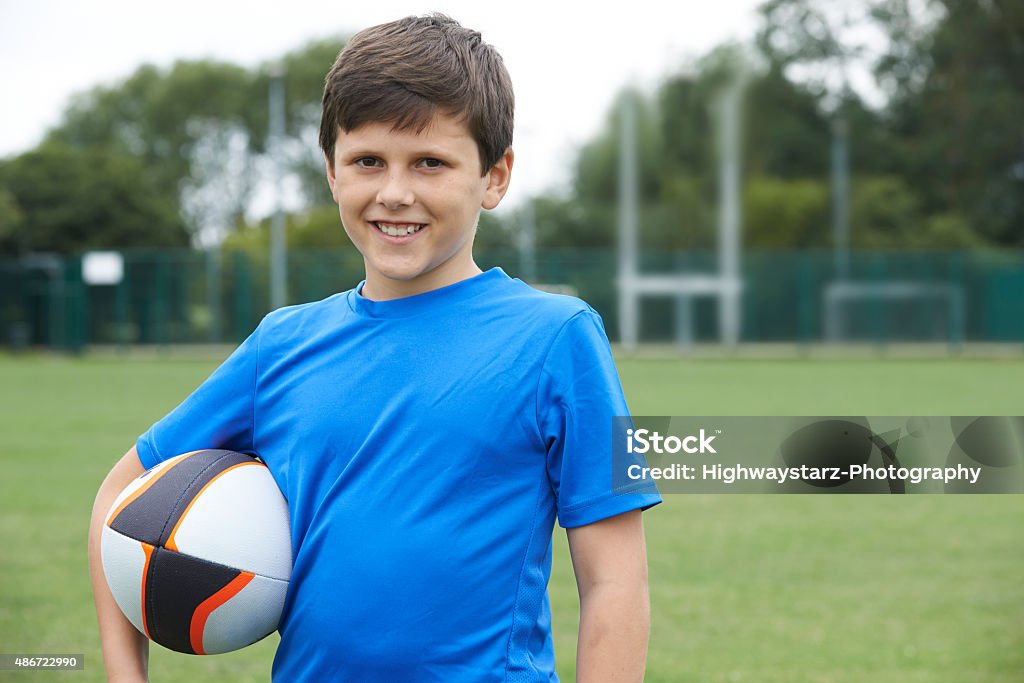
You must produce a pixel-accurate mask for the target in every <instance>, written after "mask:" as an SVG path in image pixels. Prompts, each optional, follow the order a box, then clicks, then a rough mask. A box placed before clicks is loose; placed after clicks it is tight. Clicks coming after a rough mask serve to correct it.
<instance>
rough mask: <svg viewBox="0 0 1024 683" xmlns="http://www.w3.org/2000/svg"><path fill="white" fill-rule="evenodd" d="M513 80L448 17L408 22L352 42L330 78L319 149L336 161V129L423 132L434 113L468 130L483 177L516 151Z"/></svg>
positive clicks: (473, 34) (492, 53)
mask: <svg viewBox="0 0 1024 683" xmlns="http://www.w3.org/2000/svg"><path fill="white" fill-rule="evenodd" d="M514 106H515V100H514V95H513V93H512V79H511V78H509V75H508V71H507V70H506V69H505V64H504V62H503V61H502V59H501V55H499V54H498V51H497V50H495V49H494V47H492V46H491V45H488V44H487V43H485V42H483V40H482V38H481V36H480V33H478V32H477V31H472V30H470V29H467V28H463V27H462V26H461V25H460V24H459V23H458V22H457V21H455V20H454V19H452V18H450V17H447V16H445V15H443V14H436V13H435V14H429V15H425V16H418V17H415V16H413V17H406V18H404V19H399V20H398V21H393V22H390V23H387V24H380V25H378V26H371V27H370V28H367V29H364V30H362V31H360V32H359V33H357V34H355V35H354V36H352V38H351V39H350V40H349V41H348V44H347V45H346V46H345V48H344V49H343V50H342V51H341V53H340V54H339V55H338V58H337V60H335V62H334V66H332V67H331V70H330V71H329V72H328V73H327V77H326V79H325V85H324V99H323V112H322V114H321V117H320V147H321V149H323V151H324V154H326V155H327V158H328V159H329V160H331V161H332V163H333V159H334V143H335V141H336V139H337V136H338V129H339V128H341V129H342V130H344V131H346V132H348V131H351V130H354V129H355V128H358V127H359V126H361V125H362V124H364V123H370V122H375V121H376V122H383V123H391V124H392V129H393V130H415V131H416V132H421V131H423V130H424V129H425V128H426V127H427V126H428V125H430V122H431V120H432V119H433V118H434V115H435V113H438V112H441V113H445V114H448V115H450V116H456V117H458V118H459V119H460V120H461V121H462V122H463V123H465V124H466V126H467V127H468V128H469V132H470V134H471V135H472V136H473V139H474V140H476V145H477V149H478V150H479V152H480V164H481V167H482V173H481V175H486V174H487V172H488V171H489V170H490V169H491V167H492V166H494V164H496V163H498V160H499V159H501V156H502V154H504V153H505V150H506V149H508V147H509V146H511V144H512V125H513V109H514Z"/></svg>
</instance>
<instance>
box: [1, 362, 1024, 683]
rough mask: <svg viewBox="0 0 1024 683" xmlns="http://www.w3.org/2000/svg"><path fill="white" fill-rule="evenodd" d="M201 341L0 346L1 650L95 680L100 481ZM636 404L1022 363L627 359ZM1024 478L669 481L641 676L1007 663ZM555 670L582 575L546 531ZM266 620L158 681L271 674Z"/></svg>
mask: <svg viewBox="0 0 1024 683" xmlns="http://www.w3.org/2000/svg"><path fill="white" fill-rule="evenodd" d="M214 365H215V363H214V362H213V361H209V360H204V361H199V360H176V359H173V358H169V359H165V360H148V361H142V360H130V361H118V360H98V359H86V360H73V359H65V358H46V357H30V358H18V359H14V358H10V357H2V356H0V462H2V464H3V475H2V479H0V481H2V482H3V488H2V494H3V495H2V498H0V539H2V546H0V548H2V550H0V641H2V645H0V652H19V651H26V652H37V653H84V654H85V656H86V671H85V672H84V673H83V672H77V673H67V674H56V673H49V674H46V673H40V674H33V673H22V674H18V675H17V676H16V677H15V676H14V675H13V674H12V675H9V676H8V675H5V674H0V679H3V680H7V679H8V678H11V679H12V680H14V679H15V678H16V680H19V681H37V680H38V681H50V680H54V679H59V678H62V677H67V678H73V679H74V680H76V681H100V680H103V672H102V664H101V661H102V660H101V655H100V649H99V637H98V635H97V632H96V627H95V616H94V613H93V609H92V601H91V594H90V589H89V579H88V569H87V562H86V552H85V539H86V530H87V526H88V518H89V510H90V508H91V505H92V499H93V496H94V495H95V491H96V488H97V487H98V486H99V483H100V481H101V480H102V478H103V476H104V475H105V473H106V472H107V470H108V469H109V467H110V466H111V465H112V464H113V462H114V461H115V460H116V459H117V458H118V457H119V456H120V454H121V453H123V452H124V451H125V450H126V449H127V448H128V447H129V446H130V445H131V444H132V442H133V440H134V438H135V436H136V435H137V434H139V433H140V432H142V431H144V430H145V429H146V428H147V427H148V426H149V424H150V423H151V422H152V421H153V420H155V419H157V418H158V417H160V416H161V415H162V414H163V413H165V412H167V411H168V410H169V409H170V408H172V407H173V406H174V405H175V404H176V403H177V401H179V400H180V399H181V398H183V397H184V396H185V395H186V394H187V393H188V392H189V391H190V390H191V389H192V388H193V387H194V386H195V385H196V384H197V383H198V382H200V381H201V380H202V379H203V378H204V377H205V376H206V375H207V374H208V373H209V372H210V371H211V370H212V369H213V367H214ZM619 367H620V373H621V376H622V380H623V385H624V387H625V388H626V393H627V398H628V400H629V404H630V407H631V409H632V411H633V412H634V413H635V414H649V415H671V414H691V415H696V414H700V415H716V414H719V415H778V414H861V415H872V414H874V415H879V414H900V415H950V414H970V415H976V414H1019V413H1020V410H1021V403H1020V398H1021V396H1022V393H1024V392H1022V391H1021V389H1020V387H1022V386H1024V362H1022V361H1011V360H1003V361H985V360H974V361H969V360H929V361H905V360H902V361H899V360H849V361H836V360H829V361H826V360H812V361H777V360H707V361H679V360H639V359H632V360H621V361H620V365H619ZM1022 521H1024V496H907V497H891V498H890V497H882V496H827V495H826V496H767V495H763V496H743V495H732V496H726V495H722V496H667V500H666V502H665V503H664V504H663V505H661V506H659V507H658V508H656V509H654V510H652V511H651V512H650V513H649V514H647V515H646V527H647V535H648V546H649V561H650V572H651V602H652V636H651V649H650V656H649V660H648V661H649V664H648V676H647V680H648V681H652V682H655V683H656V682H661V681H673V682H675V681H723V682H725V681H728V682H730V683H732V682H735V681H757V682H772V681H778V682H780V683H781V682H783V681H784V682H786V683H799V682H801V681H807V682H812V681H813V682H821V683H825V682H835V683H845V682H853V681H899V682H901V683H902V682H911V683H918V682H920V683H925V682H927V683H933V682H934V683H937V682H945V681H948V682H949V683H963V682H964V681H985V682H986V683H998V682H1006V683H1009V682H1010V681H1015V682H1016V681H1020V680H1021V672H1022V671H1024V581H1022V580H1021V579H1022V578H1024V575H1022V573H1021V571H1022V570H1021V568H1022V567H1024V533H1022V531H1021V522H1022ZM555 551H556V552H555V567H554V570H553V576H552V582H551V596H552V604H553V611H554V620H555V621H554V629H555V641H556V647H557V656H558V660H559V671H560V674H561V675H562V677H563V679H564V680H572V678H573V670H574V666H573V658H574V656H575V629H576V624H577V621H576V620H577V614H578V612H577V606H576V591H575V586H574V583H573V579H572V570H571V566H570V564H569V561H568V555H567V552H566V548H565V534H564V532H562V531H561V530H558V531H556V533H555ZM276 642H277V636H276V635H272V636H271V637H270V638H268V639H266V640H265V641H264V642H262V643H260V644H258V645H256V646H253V647H251V648H247V649H246V650H243V651H241V652H238V653H232V654H228V655H220V656H217V657H189V656H186V655H178V654H176V653H172V652H168V651H165V650H163V649H162V648H159V647H156V646H154V647H153V648H152V655H151V666H150V669H151V672H152V673H153V678H154V680H159V681H165V682H168V683H173V682H175V681H188V682H189V683H194V682H195V681H207V680H210V681H213V680H218V681H219V680H224V681H265V680H267V679H268V678H269V671H270V664H271V661H272V659H273V651H274V647H275V645H276Z"/></svg>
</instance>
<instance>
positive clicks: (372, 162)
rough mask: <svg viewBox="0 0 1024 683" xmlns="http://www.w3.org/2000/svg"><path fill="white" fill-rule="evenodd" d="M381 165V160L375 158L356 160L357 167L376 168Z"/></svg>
mask: <svg viewBox="0 0 1024 683" xmlns="http://www.w3.org/2000/svg"><path fill="white" fill-rule="evenodd" d="M379 163H380V159H377V158H375V157H359V158H358V159H356V160H355V164H356V166H362V167H363V168H375V167H376V166H377V164H379Z"/></svg>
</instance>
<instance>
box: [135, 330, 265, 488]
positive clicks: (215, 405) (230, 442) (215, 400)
mask: <svg viewBox="0 0 1024 683" xmlns="http://www.w3.org/2000/svg"><path fill="white" fill-rule="evenodd" d="M259 334H260V328H256V330H255V331H254V332H253V333H252V334H251V335H249V337H248V338H247V339H246V340H245V341H244V342H242V344H241V345H240V346H239V347H238V348H237V349H235V351H234V352H233V353H232V354H231V355H230V356H229V357H228V358H227V360H225V361H224V362H223V363H222V364H221V365H220V366H219V367H218V368H217V369H216V370H215V371H214V372H213V374H211V375H210V376H209V377H208V378H207V379H206V381H204V382H203V383H202V384H201V385H200V386H199V387H198V388H197V389H196V390H195V391H193V392H192V394H191V395H190V396H189V397H188V398H186V399H185V400H184V401H182V402H181V404H180V405H178V407H176V408H175V409H174V410H172V411H171V412H170V413H168V414H167V415H166V416H164V417H163V419H161V420H160V421H158V422H157V423H156V424H154V425H153V426H152V427H150V428H149V430H148V431H146V433H144V434H142V435H141V436H140V437H139V438H138V441H137V442H136V449H137V450H138V453H139V460H140V461H141V462H142V466H143V467H145V468H146V469H149V468H150V467H153V466H154V465H156V464H158V463H160V462H163V461H164V460H166V459H168V458H172V457H174V456H176V455H179V454H181V453H188V452H190V451H196V450H203V449H207V448H223V449H226V450H232V451H239V452H249V453H253V452H254V451H255V448H254V444H253V407H254V400H255V391H256V371H257V356H258V352H259Z"/></svg>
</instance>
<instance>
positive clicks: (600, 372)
mask: <svg viewBox="0 0 1024 683" xmlns="http://www.w3.org/2000/svg"><path fill="white" fill-rule="evenodd" d="M537 407H538V426H539V428H540V431H541V437H542V438H543V439H544V443H545V445H546V447H547V471H548V479H549V481H550V483H551V488H552V491H553V492H554V495H555V498H556V505H557V511H558V523H559V524H560V525H561V526H563V527H566V528H568V527H576V526H583V525H585V524H591V523H593V522H597V521H599V520H602V519H605V518H607V517H612V516H614V515H618V514H622V513H624V512H628V511H630V510H635V509H647V508H649V507H652V506H654V505H657V504H658V503H660V502H661V496H660V495H659V494H658V491H657V488H656V487H655V486H653V484H645V485H644V486H642V487H638V488H635V489H630V491H629V492H628V493H623V492H617V491H615V490H614V489H613V476H612V419H613V418H614V417H615V416H624V415H628V414H629V413H628V408H627V406H626V400H625V397H624V396H623V393H622V385H621V384H620V382H619V377H618V374H617V373H616V371H615V362H614V360H613V359H612V354H611V348H610V347H609V344H608V338H607V337H606V336H605V332H604V325H603V324H602V322H601V318H600V316H599V315H598V314H597V312H596V311H594V310H593V309H592V308H590V307H589V306H588V307H587V308H586V309H584V310H583V311H580V312H579V313H577V314H576V315H574V316H573V317H572V318H571V319H570V320H568V321H567V322H566V323H565V324H564V325H563V326H562V329H561V330H560V331H559V332H558V334H557V336H556V337H555V340H554V342H553V343H552V345H551V348H550V350H549V351H548V355H547V358H546V359H545V361H544V367H543V369H542V371H541V378H540V383H539V385H538V395H537Z"/></svg>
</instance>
